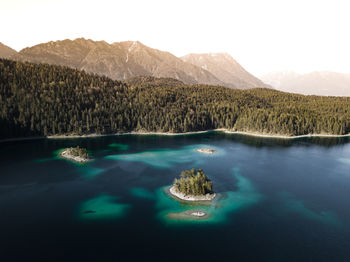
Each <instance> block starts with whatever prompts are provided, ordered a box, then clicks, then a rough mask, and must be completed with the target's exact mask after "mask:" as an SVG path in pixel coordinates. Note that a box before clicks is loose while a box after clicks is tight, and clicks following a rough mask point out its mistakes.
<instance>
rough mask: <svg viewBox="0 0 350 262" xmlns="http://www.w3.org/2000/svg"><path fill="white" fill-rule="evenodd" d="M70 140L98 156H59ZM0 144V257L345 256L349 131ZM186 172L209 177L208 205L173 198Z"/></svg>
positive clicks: (349, 238)
mask: <svg viewBox="0 0 350 262" xmlns="http://www.w3.org/2000/svg"><path fill="white" fill-rule="evenodd" d="M77 145H79V146H81V147H86V148H87V149H88V150H89V152H90V153H91V154H92V156H93V157H94V161H92V162H90V163H87V164H76V163H73V162H71V161H67V160H64V159H61V158H60V157H59V152H60V150H62V149H63V148H66V147H70V146H77ZM0 146H1V147H0V163H1V165H0V174H1V175H0V210H1V212H2V216H1V218H0V222H1V223H0V232H1V234H0V246H2V247H3V249H4V250H5V251H6V252H5V253H3V258H4V259H5V258H6V259H5V260H4V261H9V259H7V258H12V257H15V258H16V259H15V260H17V261H18V259H19V257H21V258H22V259H21V260H23V259H24V258H30V259H29V260H34V259H35V258H46V259H47V260H48V261H62V257H64V258H65V261H66V260H72V261H73V260H74V261H81V260H85V259H93V260H94V261H111V260H117V261H118V260H119V261H135V260H137V261H140V259H146V258H152V260H153V261H157V260H162V261H164V260H165V259H166V260H167V261H169V260H176V261H180V260H181V261H184V260H185V261H186V260H189V259H191V260H198V259H199V260H208V259H210V260H215V261H216V260H219V261H350V255H349V252H348V251H349V250H350V249H349V248H350V222H349V221H350V205H348V201H347V200H348V199H350V190H349V188H350V143H349V140H348V138H342V139H320V138H313V139H310V138H305V139H298V140H276V139H261V138H252V137H246V136H238V135H228V134H221V133H207V134H200V135H189V136H174V137H171V136H133V135H130V136H107V137H100V138H84V139H66V140H64V139H51V140H50V139H43V140H33V141H24V142H11V143H4V144H1V145H0ZM200 148H212V149H215V150H216V152H215V154H212V155H210V154H203V153H199V152H197V151H196V150H197V149H200ZM190 168H202V169H203V170H204V172H205V173H206V174H207V175H208V177H209V178H210V179H211V180H212V181H213V184H214V190H215V191H216V192H217V197H216V198H215V200H214V201H212V202H211V203H209V204H208V203H187V202H181V201H178V200H176V199H174V198H173V197H171V196H169V194H168V191H167V189H168V187H169V185H171V183H172V182H173V180H174V178H175V177H177V176H178V175H179V173H180V172H181V171H182V170H184V169H190ZM194 211H204V212H205V213H206V214H207V215H206V216H205V217H204V218H196V217H193V216H189V215H188V214H190V213H191V212H194ZM22 247H25V250H26V252H18V250H19V249H21V248H22ZM91 250H94V251H93V252H92V251H91ZM179 250H181V252H180V251H179ZM59 254H61V255H59ZM17 256H18V257H17ZM185 258H186V259H185ZM12 260H13V259H12Z"/></svg>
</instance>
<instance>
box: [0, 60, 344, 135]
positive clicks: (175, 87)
mask: <svg viewBox="0 0 350 262" xmlns="http://www.w3.org/2000/svg"><path fill="white" fill-rule="evenodd" d="M152 81H153V80H152V79H151V78H147V79H134V80H132V81H130V82H129V83H127V82H125V83H124V82H119V81H113V80H111V79H109V78H107V77H100V76H97V75H92V74H87V73H85V72H83V71H78V70H74V69H70V68H67V67H60V66H52V65H43V64H40V65H37V64H30V63H21V62H14V61H10V60H4V59H0V104H1V107H0V126H1V129H0V137H1V138H10V137H24V136H46V135H54V134H90V133H116V132H127V131H158V132H188V131H199V130H207V129H215V128H227V129H232V130H239V131H251V132H261V133H269V134H286V135H302V134H309V133H314V134H320V133H327V134H347V133H349V132H350V98H342V97H317V96H302V95H295V94H289V93H283V92H279V91H274V90H270V89H251V90H232V89H229V88H225V87H217V86H206V85H185V84H181V82H178V81H174V80H172V79H161V80H159V79H154V81H155V83H156V84H155V85H152V84H151V83H152Z"/></svg>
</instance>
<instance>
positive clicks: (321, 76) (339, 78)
mask: <svg viewBox="0 0 350 262" xmlns="http://www.w3.org/2000/svg"><path fill="white" fill-rule="evenodd" d="M261 79H262V80H263V81H264V82H265V83H267V84H270V85H271V86H273V87H275V88H276V89H278V90H281V91H285V92H291V93H299V94H304V95H322V96H350V74H341V73H335V72H327V71H323V72H312V73H308V74H297V73H294V72H277V73H270V74H267V75H265V76H262V77H261Z"/></svg>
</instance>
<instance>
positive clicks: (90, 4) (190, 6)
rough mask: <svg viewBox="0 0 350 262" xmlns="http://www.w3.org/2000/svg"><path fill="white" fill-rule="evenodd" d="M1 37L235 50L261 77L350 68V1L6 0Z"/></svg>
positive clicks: (25, 42)
mask: <svg viewBox="0 0 350 262" xmlns="http://www.w3.org/2000/svg"><path fill="white" fill-rule="evenodd" d="M0 25H1V30H0V42H2V43H4V44H6V45H8V46H10V47H12V48H14V49H16V50H20V49H21V48H24V47H26V46H32V45H35V44H38V43H42V42H48V41H51V40H63V39H66V38H70V39H75V38H77V37H85V38H91V39H93V40H106V41H107V42H109V43H112V42H119V41H126V40H139V41H140V42H142V43H144V44H146V45H148V46H150V47H153V48H157V49H160V50H165V51H169V52H171V53H173V54H174V55H176V56H182V55H185V54H187V53H192V52H193V53H202V52H203V53H204V52H205V53H207V52H227V53H229V54H231V55H232V56H233V57H234V58H235V59H236V60H237V61H238V62H239V63H241V64H242V65H243V66H244V67H245V68H246V69H247V70H248V71H250V72H251V73H253V74H256V75H258V76H259V75H261V74H264V73H268V72H271V71H281V70H294V71H297V72H302V73H303V72H309V71H315V70H330V71H338V72H344V73H350V33H349V31H350V1H348V0H344V1H341V0H267V1H266V0H227V1H224V0H214V1H206V0H198V1H197V0H184V1H183V0H172V1H167V0H159V1H158V0H124V1H119V0H113V1H108V0H98V1H89V0H0Z"/></svg>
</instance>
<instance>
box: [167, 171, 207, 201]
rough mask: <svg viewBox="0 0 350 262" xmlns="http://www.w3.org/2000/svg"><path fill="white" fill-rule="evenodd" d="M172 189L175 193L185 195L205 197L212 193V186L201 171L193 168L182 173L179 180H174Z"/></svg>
mask: <svg viewBox="0 0 350 262" xmlns="http://www.w3.org/2000/svg"><path fill="white" fill-rule="evenodd" d="M174 188H175V190H176V191H177V192H180V193H182V194H185V195H192V196H198V195H206V194H212V193H213V185H212V182H211V181H210V180H209V178H208V177H207V176H206V175H205V174H204V172H203V170H202V169H199V170H198V171H197V170H196V169H194V168H192V169H191V170H185V171H182V172H181V174H180V178H179V179H177V178H175V180H174Z"/></svg>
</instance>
